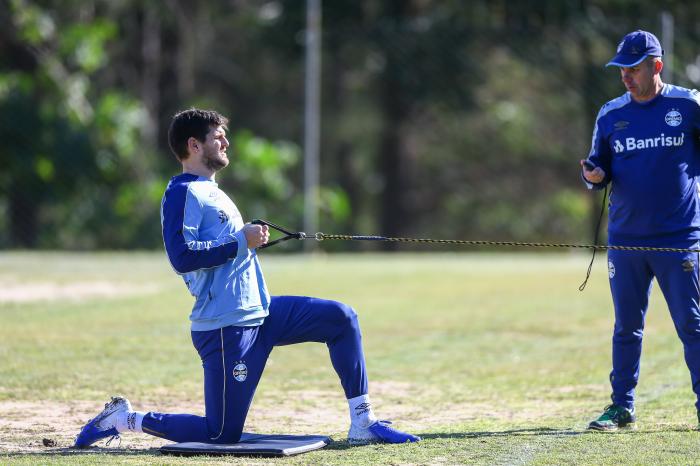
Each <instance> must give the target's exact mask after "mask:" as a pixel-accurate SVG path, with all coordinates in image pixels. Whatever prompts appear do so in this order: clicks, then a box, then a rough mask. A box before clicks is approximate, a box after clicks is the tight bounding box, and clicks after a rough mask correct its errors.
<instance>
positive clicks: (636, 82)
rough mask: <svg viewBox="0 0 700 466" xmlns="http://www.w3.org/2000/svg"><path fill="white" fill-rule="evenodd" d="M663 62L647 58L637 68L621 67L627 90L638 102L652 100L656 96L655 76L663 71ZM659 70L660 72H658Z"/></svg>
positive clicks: (623, 81)
mask: <svg viewBox="0 0 700 466" xmlns="http://www.w3.org/2000/svg"><path fill="white" fill-rule="evenodd" d="M660 65H661V62H655V61H654V60H653V58H647V59H646V60H644V61H643V62H641V63H639V64H638V65H635V66H630V67H620V75H621V77H622V83H623V84H624V85H625V88H627V90H628V91H629V93H630V94H631V95H632V98H633V99H634V100H636V101H638V102H643V101H646V100H650V99H652V98H653V97H654V96H655V95H656V86H655V83H654V75H655V74H657V73H658V72H660V71H661V66H660ZM657 68H658V71H657Z"/></svg>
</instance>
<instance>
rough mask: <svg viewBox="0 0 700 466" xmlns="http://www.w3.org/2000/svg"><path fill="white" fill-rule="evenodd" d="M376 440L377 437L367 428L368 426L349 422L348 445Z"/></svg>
mask: <svg viewBox="0 0 700 466" xmlns="http://www.w3.org/2000/svg"><path fill="white" fill-rule="evenodd" d="M378 441H379V437H377V436H376V435H374V434H373V433H372V432H371V431H370V430H369V427H360V426H357V425H355V424H352V423H351V424H350V430H349V431H348V443H349V444H350V445H366V444H368V443H375V442H378Z"/></svg>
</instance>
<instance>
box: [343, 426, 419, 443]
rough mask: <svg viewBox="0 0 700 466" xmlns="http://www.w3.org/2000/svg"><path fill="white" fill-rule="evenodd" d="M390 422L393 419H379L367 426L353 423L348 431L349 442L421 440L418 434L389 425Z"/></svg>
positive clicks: (404, 441)
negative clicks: (363, 426)
mask: <svg viewBox="0 0 700 466" xmlns="http://www.w3.org/2000/svg"><path fill="white" fill-rule="evenodd" d="M390 424H391V421H377V422H375V423H374V424H372V425H370V426H369V427H365V428H362V427H359V426H356V425H354V424H351V425H350V431H349V432H348V443H350V444H352V445H365V444H367V443H407V442H418V441H420V440H421V438H420V437H418V436H417V435H411V434H408V433H406V432H401V431H400V430H398V429H394V428H393V427H389V425H390Z"/></svg>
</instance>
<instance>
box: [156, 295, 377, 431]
mask: <svg viewBox="0 0 700 466" xmlns="http://www.w3.org/2000/svg"><path fill="white" fill-rule="evenodd" d="M309 341H315V342H319V343H325V344H326V345H327V346H328V349H329V351H330V356H331V362H332V364H333V367H334V368H335V370H336V372H337V373H338V376H339V377H340V382H341V384H342V386H343V390H344V391H345V396H346V398H354V397H356V396H360V395H364V394H366V393H367V373H366V369H365V358H364V354H363V352H362V342H361V335H360V327H359V325H358V322H357V315H356V314H355V311H354V310H353V309H352V308H351V307H349V306H347V305H345V304H342V303H339V302H336V301H328V300H323V299H317V298H308V297H297V296H273V297H272V300H271V303H270V315H269V316H268V317H266V318H265V322H264V323H263V324H262V325H261V326H259V327H233V326H231V327H224V328H221V329H217V330H211V331H205V332H192V342H193V343H194V346H195V348H196V349H197V352H198V353H199V356H200V357H201V359H202V366H203V368H204V398H205V407H206V416H205V417H201V416H195V415H191V414H162V413H154V412H150V413H148V414H147V415H146V416H145V417H144V419H143V425H142V427H143V431H144V432H146V433H149V434H152V435H155V436H158V437H162V438H165V439H168V440H172V441H175V442H204V443H234V442H237V441H238V440H239V439H240V436H241V433H242V432H243V424H244V423H245V419H246V416H247V414H248V409H249V408H250V403H251V401H252V400H253V395H254V394H255V389H256V387H257V386H258V382H259V381H260V376H261V375H262V373H263V369H264V368H265V363H266V362H267V358H268V356H269V355H270V352H271V351H272V348H273V347H275V346H283V345H291V344H294V343H303V342H309Z"/></svg>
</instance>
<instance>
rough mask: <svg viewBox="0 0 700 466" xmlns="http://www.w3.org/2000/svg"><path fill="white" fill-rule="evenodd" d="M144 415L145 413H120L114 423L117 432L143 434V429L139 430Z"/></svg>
mask: <svg viewBox="0 0 700 466" xmlns="http://www.w3.org/2000/svg"><path fill="white" fill-rule="evenodd" d="M145 415H146V413H142V412H139V411H128V412H124V413H120V414H119V417H117V420H116V421H117V422H116V423H115V427H116V428H117V432H120V433H121V432H143V429H141V423H142V422H143V417H144V416H145Z"/></svg>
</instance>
